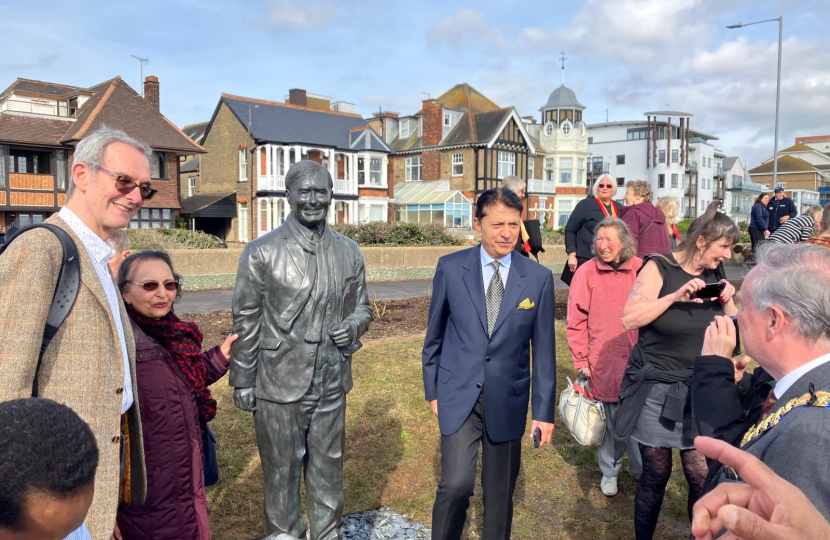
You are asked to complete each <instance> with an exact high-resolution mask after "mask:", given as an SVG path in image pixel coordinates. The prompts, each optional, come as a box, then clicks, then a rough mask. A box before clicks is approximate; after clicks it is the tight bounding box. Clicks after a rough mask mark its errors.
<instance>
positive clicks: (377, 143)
mask: <svg viewBox="0 0 830 540" xmlns="http://www.w3.org/2000/svg"><path fill="white" fill-rule="evenodd" d="M349 146H350V147H351V148H352V150H358V151H359V150H374V151H375V152H391V151H392V148H391V147H390V146H389V145H388V144H386V143H385V142H384V141H383V139H381V138H380V135H378V134H377V133H375V130H374V129H372V128H370V127H368V126H366V127H365V128H363V129H361V128H352V129H351V130H350V131H349Z"/></svg>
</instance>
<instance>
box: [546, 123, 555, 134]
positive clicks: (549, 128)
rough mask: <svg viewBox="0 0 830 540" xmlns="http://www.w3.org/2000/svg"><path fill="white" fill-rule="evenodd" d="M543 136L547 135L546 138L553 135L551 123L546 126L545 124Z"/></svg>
mask: <svg viewBox="0 0 830 540" xmlns="http://www.w3.org/2000/svg"><path fill="white" fill-rule="evenodd" d="M545 135H547V136H548V137H550V136H551V135H553V122H548V123H547V124H545Z"/></svg>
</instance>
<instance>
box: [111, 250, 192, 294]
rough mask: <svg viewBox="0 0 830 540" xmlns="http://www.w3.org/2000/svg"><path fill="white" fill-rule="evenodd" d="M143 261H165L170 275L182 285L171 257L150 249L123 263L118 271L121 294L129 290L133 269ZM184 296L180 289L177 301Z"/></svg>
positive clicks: (130, 257) (134, 255) (133, 255)
mask: <svg viewBox="0 0 830 540" xmlns="http://www.w3.org/2000/svg"><path fill="white" fill-rule="evenodd" d="M142 261H163V262H165V263H166V264H167V266H169V267H170V273H171V274H173V279H175V280H176V281H178V282H179V283H181V276H180V275H179V274H177V273H176V271H175V270H173V261H172V260H171V259H170V255H168V254H167V253H165V252H164V251H157V250H153V249H148V250H145V251H139V252H138V253H133V254H132V255H130V256H129V257H127V258H126V259H124V262H122V263H121V268H119V269H118V280H117V281H118V290H119V291H121V294H123V293H124V289H126V288H127V285H128V284H129V282H130V280H129V276H130V274H131V273H132V269H133V267H134V266H135V265H137V264H138V263H140V262H142ZM181 296H182V288H181V287H179V292H178V293H176V300H178V299H179V298H181Z"/></svg>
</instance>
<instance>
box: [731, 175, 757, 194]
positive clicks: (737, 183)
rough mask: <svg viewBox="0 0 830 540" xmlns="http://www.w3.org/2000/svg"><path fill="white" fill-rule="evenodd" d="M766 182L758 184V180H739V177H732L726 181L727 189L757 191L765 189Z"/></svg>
mask: <svg viewBox="0 0 830 540" xmlns="http://www.w3.org/2000/svg"><path fill="white" fill-rule="evenodd" d="M764 188H765V186H764V184H758V183H756V182H750V181H747V180H743V179H741V180H738V179H734V178H733V179H730V180H727V181H726V189H728V190H729V191H753V192H756V193H760V192H762V191H764Z"/></svg>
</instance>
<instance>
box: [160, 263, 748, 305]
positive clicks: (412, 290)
mask: <svg viewBox="0 0 830 540" xmlns="http://www.w3.org/2000/svg"><path fill="white" fill-rule="evenodd" d="M748 271H749V270H748V269H747V268H746V267H745V266H737V265H728V266H727V267H726V276H727V277H728V278H729V279H731V280H735V279H743V278H744V276H745V275H746V273H747V272H748ZM554 281H555V285H556V288H557V289H562V288H567V286H566V285H565V284H564V283H562V281H560V280H559V277H558V276H555V280H554ZM431 285H432V281H431V280H421V281H380V282H376V283H369V284H368V287H369V300H373V299H375V298H380V299H383V300H404V299H406V298H418V297H421V296H427V294H428V291H429V288H430V286H431ZM232 298H233V291H232V290H229V289H228V290H218V291H185V292H183V293H182V299H181V300H179V301H178V302H176V312H178V313H210V312H213V311H219V310H222V309H231V299H232Z"/></svg>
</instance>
